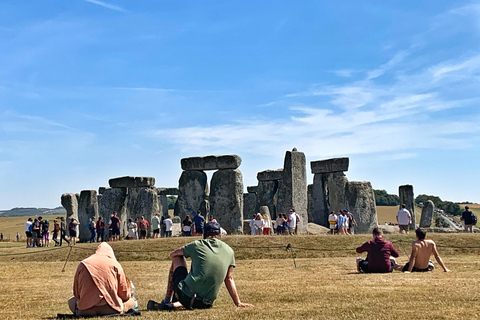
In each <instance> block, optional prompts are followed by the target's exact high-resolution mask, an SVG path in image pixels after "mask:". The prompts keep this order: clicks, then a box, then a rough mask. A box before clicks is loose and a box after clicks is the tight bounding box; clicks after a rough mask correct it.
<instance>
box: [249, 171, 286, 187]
mask: <svg viewBox="0 0 480 320" xmlns="http://www.w3.org/2000/svg"><path fill="white" fill-rule="evenodd" d="M281 179H283V169H278V170H265V171H260V172H259V173H257V180H258V181H277V180H281ZM249 192H250V191H249Z"/></svg>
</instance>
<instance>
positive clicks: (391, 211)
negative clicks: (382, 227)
mask: <svg viewBox="0 0 480 320" xmlns="http://www.w3.org/2000/svg"><path fill="white" fill-rule="evenodd" d="M398 209H399V207H398V206H377V219H378V223H379V224H384V223H385V222H387V223H395V224H396V223H397V218H396V216H397V212H398ZM421 215H422V209H421V208H419V207H415V222H416V223H417V224H418V223H419V222H420V217H421Z"/></svg>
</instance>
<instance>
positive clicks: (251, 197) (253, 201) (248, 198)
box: [243, 192, 257, 218]
mask: <svg viewBox="0 0 480 320" xmlns="http://www.w3.org/2000/svg"><path fill="white" fill-rule="evenodd" d="M256 207H257V195H256V194H255V193H250V192H249V193H244V194H243V217H244V218H248V217H251V216H252V214H254V213H256V210H255V208H256Z"/></svg>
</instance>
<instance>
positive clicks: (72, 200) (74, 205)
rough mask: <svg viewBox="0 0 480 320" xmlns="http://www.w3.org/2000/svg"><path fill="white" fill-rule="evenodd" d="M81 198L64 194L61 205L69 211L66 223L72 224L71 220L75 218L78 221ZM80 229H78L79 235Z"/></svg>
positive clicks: (71, 194)
mask: <svg viewBox="0 0 480 320" xmlns="http://www.w3.org/2000/svg"><path fill="white" fill-rule="evenodd" d="M79 198H80V195H78V196H77V194H73V193H64V194H62V197H61V204H62V207H64V208H65V210H66V211H67V217H66V219H65V222H66V223H67V225H68V223H69V222H70V219H72V218H75V219H77V220H78V199H79ZM78 231H79V230H78V227H77V235H78Z"/></svg>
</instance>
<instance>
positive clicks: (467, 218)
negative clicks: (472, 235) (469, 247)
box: [461, 206, 473, 232]
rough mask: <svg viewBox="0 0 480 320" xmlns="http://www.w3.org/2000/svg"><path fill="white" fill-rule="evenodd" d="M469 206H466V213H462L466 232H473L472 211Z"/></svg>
mask: <svg viewBox="0 0 480 320" xmlns="http://www.w3.org/2000/svg"><path fill="white" fill-rule="evenodd" d="M469 209H470V208H469V207H468V206H465V211H463V212H462V218H461V219H462V220H463V223H465V232H473V222H472V211H470V210H469Z"/></svg>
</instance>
